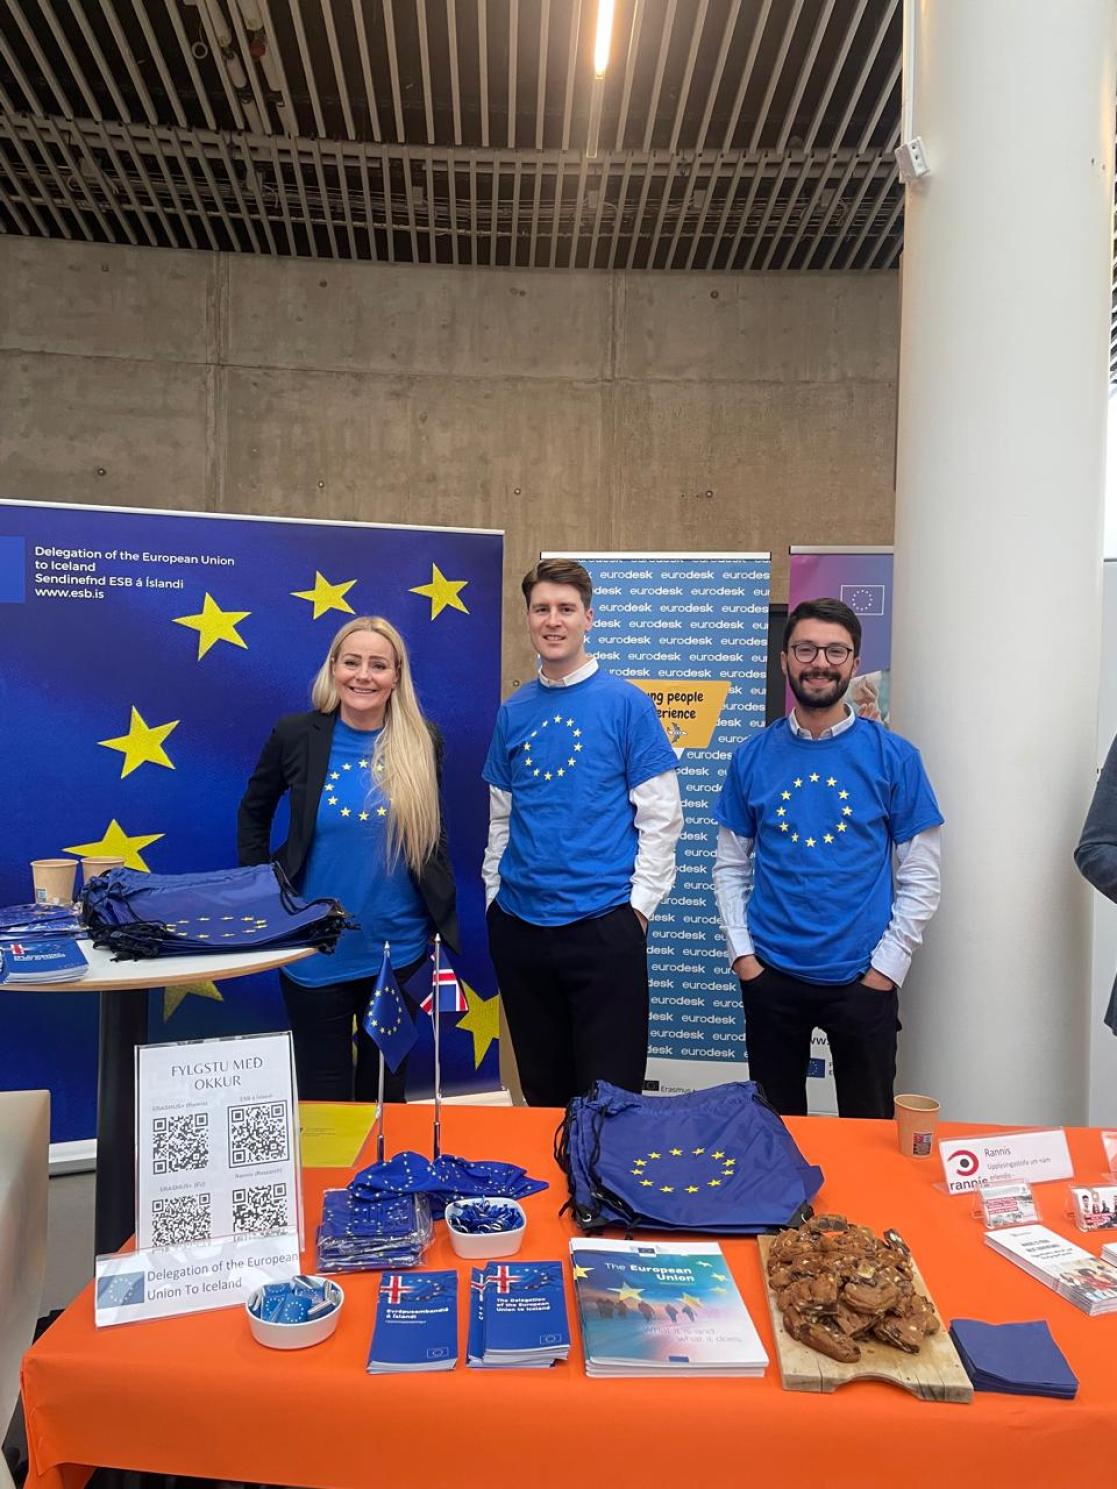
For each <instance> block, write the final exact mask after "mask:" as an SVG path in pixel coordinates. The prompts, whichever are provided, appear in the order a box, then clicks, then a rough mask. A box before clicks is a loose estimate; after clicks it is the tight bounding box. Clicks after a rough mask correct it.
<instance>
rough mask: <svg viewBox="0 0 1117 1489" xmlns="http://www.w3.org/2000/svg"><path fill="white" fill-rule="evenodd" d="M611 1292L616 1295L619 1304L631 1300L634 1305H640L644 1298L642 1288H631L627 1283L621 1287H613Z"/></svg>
mask: <svg viewBox="0 0 1117 1489" xmlns="http://www.w3.org/2000/svg"><path fill="white" fill-rule="evenodd" d="M609 1291H610V1292H611V1293H616V1295H617V1302H618V1303H626V1302H627V1301H628V1300H629V1298H631V1299H632V1301H633V1302H634V1303H639V1301H640V1299H641V1298H642V1297H643V1296H644V1289H643V1288H642V1287H629V1285H628V1283H627V1282H625V1283H623V1284H622V1285H621V1286H620V1287H611V1288H610V1289H609Z"/></svg>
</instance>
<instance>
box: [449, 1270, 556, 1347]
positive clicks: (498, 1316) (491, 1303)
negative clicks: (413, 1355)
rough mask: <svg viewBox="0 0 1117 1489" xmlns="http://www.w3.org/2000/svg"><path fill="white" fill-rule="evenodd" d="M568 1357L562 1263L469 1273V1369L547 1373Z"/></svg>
mask: <svg viewBox="0 0 1117 1489" xmlns="http://www.w3.org/2000/svg"><path fill="white" fill-rule="evenodd" d="M569 1353H570V1326H569V1324H568V1323H567V1319H566V1292H565V1289H564V1286H563V1279H562V1263H561V1262H514V1261H513V1262H489V1263H488V1264H487V1265H486V1266H484V1267H474V1268H473V1274H472V1278H471V1281H470V1293H469V1345H468V1360H467V1363H468V1364H469V1365H471V1366H474V1367H479V1368H482V1369H488V1370H493V1369H496V1370H518V1369H546V1368H547V1367H548V1366H550V1365H554V1364H556V1363H557V1362H558V1361H559V1360H565V1359H566V1358H567V1356H568V1355H569Z"/></svg>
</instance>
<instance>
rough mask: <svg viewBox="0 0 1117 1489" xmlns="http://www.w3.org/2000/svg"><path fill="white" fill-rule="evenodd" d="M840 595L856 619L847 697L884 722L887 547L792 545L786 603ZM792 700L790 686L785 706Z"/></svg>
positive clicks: (888, 684)
mask: <svg viewBox="0 0 1117 1489" xmlns="http://www.w3.org/2000/svg"><path fill="white" fill-rule="evenodd" d="M823 595H825V596H828V597H829V598H830V599H833V600H842V601H843V602H844V603H845V604H847V605H848V606H849V608H850V609H851V610H852V611H853V613H854V615H856V616H857V618H858V620H860V622H861V665H860V667H859V668H858V670H857V675H856V676H855V677H854V679H853V681H852V683H851V684H850V688H849V701H850V702H851V703H852V704H853V706H854V708H855V709H856V710H857V712H858V713H859V714H860V715H861V717H862V718H865V719H877V720H878V721H879V722H880V723H882V724H884V725H887V724H888V716H889V711H890V706H891V693H892V549H891V548H792V550H791V566H790V574H789V585H788V596H787V608H788V610H789V611H791V610H794V609H795V607H796V605H798V604H800V603H801V602H802V601H803V600H817V599H819V598H820V597H821V596H823ZM794 701H795V700H794V699H793V698H792V696H791V693H790V691H789V692H788V694H787V706H788V708H789V709H790V707H791V705H792V703H793V702H794Z"/></svg>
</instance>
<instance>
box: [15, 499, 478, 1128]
mask: <svg viewBox="0 0 1117 1489" xmlns="http://www.w3.org/2000/svg"><path fill="white" fill-rule="evenodd" d="M502 547H503V540H502V537H501V535H500V534H499V533H491V532H473V531H466V530H455V529H439V528H418V527H414V528H409V527H386V526H376V525H373V524H370V523H340V522H337V523H334V522H314V521H301V520H281V519H280V520H275V519H260V518H251V517H224V516H215V515H203V514H193V513H185V514H179V513H172V512H154V511H142V510H124V509H119V508H95V507H80V506H59V505H51V504H37V503H26V504H24V503H18V502H10V501H5V502H0V704H2V708H3V715H2V720H3V721H2V723H0V779H3V781H4V783H5V796H6V802H5V808H6V810H5V828H6V831H5V835H4V853H3V855H2V858H0V904H13V903H27V902H28V901H29V900H30V899H31V877H30V870H29V867H28V861H29V860H30V859H32V858H54V857H60V856H63V855H66V854H73V855H75V856H81V855H95V854H113V855H119V856H122V857H123V858H124V861H125V866H126V867H128V868H133V869H138V870H141V871H142V870H148V871H150V872H153V873H166V874H177V873H192V872H200V871H205V870H212V869H220V868H225V867H229V866H232V865H233V864H235V863H236V811H237V803H238V802H239V800H240V797H241V795H242V793H243V791H244V788H245V784H246V782H247V781H248V777H249V774H250V773H251V771H252V769H253V767H254V765H255V763H256V760H257V758H258V756H259V753H260V750H261V748H262V747H263V744H264V742H265V740H266V739H267V738H268V735H269V734H270V732H271V729H272V726H273V725H274V724H275V722H276V720H277V719H278V718H279V717H280V715H282V714H286V713H296V712H298V711H300V710H302V709H308V708H309V707H310V702H309V691H310V682H311V679H312V678H313V677H314V674H315V673H316V672H317V670H318V668H319V666H320V665H321V663H322V661H323V659H324V657H325V655H326V652H327V649H328V647H329V643H330V641H331V639H332V637H333V635H334V633H335V631H336V630H337V629H338V628H339V627H340V626H341V625H343V624H344V623H345V621H346V620H348V619H350V618H351V617H352V616H354V615H365V614H374V615H383V616H385V617H387V619H388V620H390V621H391V622H392V624H393V625H395V626H396V627H398V629H399V630H400V631H401V632H402V633H403V636H404V638H405V640H406V642H407V644H408V647H409V650H410V652H411V657H412V662H413V667H414V673H415V679H416V684H417V687H418V691H419V695H420V699H421V701H422V705H423V709H424V712H425V713H426V714H427V715H428V717H429V718H431V719H433V720H434V722H435V723H437V724H438V726H439V727H440V729H441V730H442V733H443V735H444V737H445V741H446V756H445V767H444V777H443V801H444V804H445V808H446V817H447V826H448V830H449V834H450V845H451V852H452V856H453V860H454V865H455V869H456V873H457V879H458V895H459V909H460V915H461V924H462V936H463V946H462V950H461V954H460V956H458V957H456V958H455V966H456V967H457V970H458V974H459V979H460V981H461V984H462V991H463V994H464V996H465V999H466V1002H467V1005H468V1009H467V1011H466V1012H465V1013H464V1014H461V1015H455V1016H451V1017H448V1018H446V1019H444V1020H443V1024H442V1044H443V1049H442V1071H443V1080H444V1083H445V1086H446V1089H447V1090H448V1091H468V1090H477V1089H482V1088H486V1087H492V1086H495V1085H497V1084H498V1053H497V1044H496V1038H497V1028H498V1024H497V1001H496V986H495V981H494V979H493V974H492V970H491V967H490V965H489V962H488V957H487V951H486V947H485V934H484V914H483V909H484V907H483V897H482V889H481V880H480V875H479V873H478V865H479V864H480V862H481V858H482V855H483V852H484V845H485V840H486V834H487V828H488V793H487V791H486V788H485V786H484V783H483V781H482V780H481V767H482V764H483V762H484V759H485V752H486V749H487V747H488V742H489V735H490V733H491V731H492V724H493V719H494V718H495V716H496V711H497V707H498V705H499V701H500V640H501V635H500V631H501V567H502ZM285 828H286V808H285V806H281V808H280V813H279V814H278V815H277V819H276V822H275V826H274V829H273V839H272V841H273V843H279V842H281V841H282V836H283V833H284V832H285ZM158 976H159V974H158V971H157V970H156V969H155V967H154V966H153V969H152V980H153V982H156V983H157V981H158ZM422 991H423V992H425V991H426V990H425V989H423V990H422ZM150 1017H151V1030H150V1035H151V1037H152V1038H154V1039H169V1040H183V1039H202V1038H209V1037H214V1036H219V1035H229V1034H239V1033H246V1034H247V1033H255V1032H260V1031H264V1030H269V1029H275V1028H282V1027H284V1024H285V1018H284V1012H283V1005H282V1001H281V999H280V997H279V992H278V985H277V980H276V978H275V975H274V974H268V975H266V976H259V977H252V978H241V979H237V980H234V981H224V982H222V983H220V985H217V984H214V983H199V984H197V985H196V986H192V987H187V988H181V987H180V988H173V989H168V990H167V991H166V992H165V993H164V994H163V995H162V996H161V997H158V998H154V999H152V1009H151V1015H150ZM417 1026H418V1029H419V1036H420V1038H419V1044H418V1046H417V1048H416V1052H415V1055H414V1056H413V1058H412V1061H411V1065H410V1067H409V1069H410V1070H411V1072H412V1074H411V1075H409V1079H410V1080H412V1081H413V1091H414V1094H419V1093H420V1091H421V1090H424V1089H425V1090H429V1089H430V1087H431V1085H432V1074H431V1071H432V1051H431V1029H430V1020H429V1019H426V1018H422V1017H417ZM96 1051H97V996H96V995H95V994H88V993H73V994H64V993H58V994H56V993H49V992H36V993H29V992H18V993H14V992H4V993H2V994H0V1089H8V1090H11V1089H25V1088H28V1087H36V1086H47V1087H49V1088H50V1090H51V1092H52V1097H53V1101H52V1117H53V1133H52V1136H53V1138H54V1139H55V1141H68V1140H74V1139H81V1138H88V1137H90V1136H92V1134H93V1132H94V1127H95V1103H96Z"/></svg>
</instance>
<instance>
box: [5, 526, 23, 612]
mask: <svg viewBox="0 0 1117 1489" xmlns="http://www.w3.org/2000/svg"><path fill="white" fill-rule="evenodd" d="M26 572H27V554H26V545H25V543H24V540H23V539H22V538H0V605H22V604H23V602H24V600H26V598H27V579H26Z"/></svg>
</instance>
